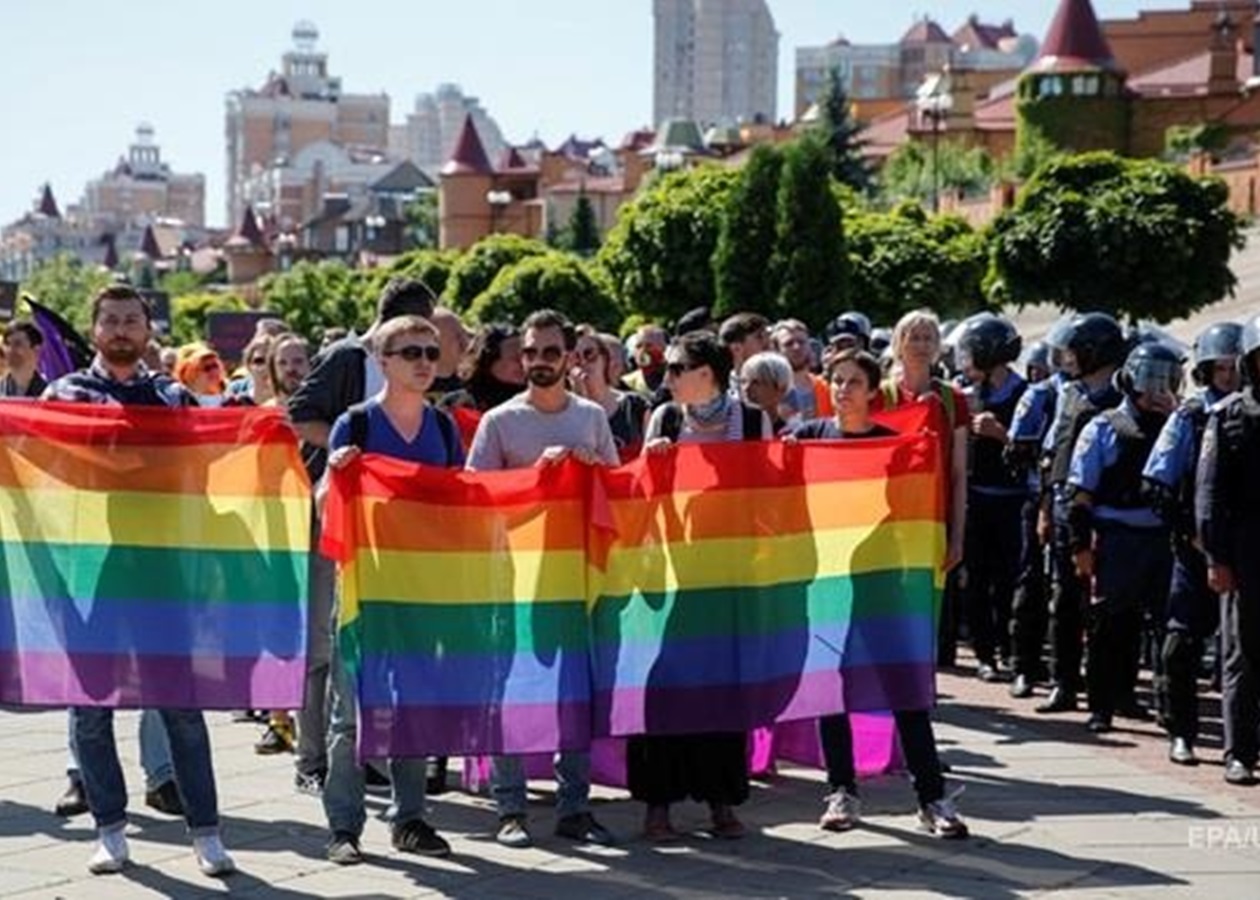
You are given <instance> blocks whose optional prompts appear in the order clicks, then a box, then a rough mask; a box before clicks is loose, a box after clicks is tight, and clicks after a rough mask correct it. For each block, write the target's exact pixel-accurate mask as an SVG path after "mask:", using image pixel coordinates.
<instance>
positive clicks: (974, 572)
mask: <svg viewBox="0 0 1260 900" xmlns="http://www.w3.org/2000/svg"><path fill="white" fill-rule="evenodd" d="M1021 346H1022V341H1021V339H1020V336H1019V332H1018V331H1016V330H1015V326H1014V325H1012V324H1011V322H1010V320H1008V319H1005V318H1003V317H1001V316H995V315H993V314H992V313H979V314H978V315H974V316H971V317H970V318H968V319H967V320H965V321H964V322H962V323H961V324H960V325H959V326H958V329H957V331H955V335H954V351H955V355H956V356H955V358H956V361H957V363H958V368H959V371H960V372H961V373H962V375H963V377H964V378H965V379H966V381H967V382H968V384H969V386H968V388H967V393H968V398H969V403H970V405H971V411H972V417H971V436H970V439H969V446H968V450H969V453H968V469H969V471H968V474H967V530H966V533H967V535H968V538H967V546H966V548H965V550H964V553H963V564H964V566H965V567H966V576H965V581H964V587H963V591H962V595H963V609H964V610H965V611H966V615H967V626H968V631H969V633H970V636H971V646H972V650H973V652H974V653H975V656H976V663H977V669H976V674H977V675H978V676H979V677H980V679H981V680H983V681H997V680H999V679H1000V678H1002V677H1003V674H1002V673H1001V672H1000V671H999V669H998V665H999V657H1002V658H1003V660H1005V659H1008V658H1009V656H1010V643H1009V637H1008V636H1009V634H1010V619H1011V600H1012V595H1013V594H1014V592H1015V581H1016V578H1017V577H1018V575H1019V558H1020V550H1021V547H1020V527H1019V522H1020V512H1021V510H1022V508H1023V505H1024V501H1025V499H1026V498H1027V496H1028V482H1027V479H1025V478H1024V477H1023V475H1022V474H1021V473H1020V472H1018V471H1013V470H1012V469H1011V468H1010V467H1009V466H1007V465H1006V462H1005V460H1004V458H1003V453H1004V450H1005V448H1006V445H1007V443H1008V442H1009V441H1010V433H1009V429H1010V427H1011V421H1012V419H1013V418H1014V416H1015V407H1016V406H1017V405H1018V404H1019V401H1020V398H1021V397H1022V396H1023V394H1024V390H1025V389H1026V388H1027V386H1028V383H1027V382H1026V381H1024V379H1023V377H1022V376H1021V375H1020V374H1019V373H1018V372H1015V371H1014V370H1013V369H1012V368H1011V364H1012V363H1013V362H1015V360H1017V359H1018V358H1019V352H1020V348H1021Z"/></svg>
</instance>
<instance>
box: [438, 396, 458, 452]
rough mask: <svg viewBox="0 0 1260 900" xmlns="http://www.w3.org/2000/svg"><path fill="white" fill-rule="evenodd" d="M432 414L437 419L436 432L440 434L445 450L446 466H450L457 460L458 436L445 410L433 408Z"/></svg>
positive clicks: (453, 423)
mask: <svg viewBox="0 0 1260 900" xmlns="http://www.w3.org/2000/svg"><path fill="white" fill-rule="evenodd" d="M433 414H434V415H435V416H436V417H437V423H438V431H440V432H442V446H443V447H445V448H446V464H447V465H448V466H452V465H454V464H455V460H457V459H459V450H460V444H459V434H458V431H457V429H456V428H455V422H454V421H453V420H452V419H451V417H450V415H449V414H447V412H446V411H445V410H441V409H438V408H437V407H436V406H435V407H433Z"/></svg>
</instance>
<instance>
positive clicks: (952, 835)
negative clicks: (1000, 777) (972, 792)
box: [919, 785, 970, 840]
mask: <svg viewBox="0 0 1260 900" xmlns="http://www.w3.org/2000/svg"><path fill="white" fill-rule="evenodd" d="M964 788H965V785H964V786H960V787H959V788H958V789H957V790H955V791H954V792H953V793H952V794H950V795H949V796H948V797H942V798H941V799H940V800H935V801H933V802H932V803H929V804H927V805H926V806H921V807H919V827H921V828H922V829H923V830H924V831H926V832H928V833H929V834H932V835H934V836H936V837H938V838H945V839H946V840H949V839H959V838H965V837H967V836H968V834H969V833H970V832H969V830H968V828H967V823H966V822H964V821H963V818H962V816H960V815H959V814H958V807H957V806H956V805H955V803H954V801H955V800H957V799H958V795H959V794H961V793H962V792H963V790H964Z"/></svg>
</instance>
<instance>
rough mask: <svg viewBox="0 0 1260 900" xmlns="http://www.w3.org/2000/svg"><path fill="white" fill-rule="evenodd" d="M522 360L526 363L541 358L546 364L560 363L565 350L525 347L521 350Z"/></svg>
mask: <svg viewBox="0 0 1260 900" xmlns="http://www.w3.org/2000/svg"><path fill="white" fill-rule="evenodd" d="M521 358H522V359H524V360H525V361H526V362H533V361H534V360H536V359H539V358H541V359H542V361H543V362H545V363H558V362H560V360H561V359H563V358H564V350H562V349H561V348H559V347H541V348H539V347H525V348H523V349H522V350H521Z"/></svg>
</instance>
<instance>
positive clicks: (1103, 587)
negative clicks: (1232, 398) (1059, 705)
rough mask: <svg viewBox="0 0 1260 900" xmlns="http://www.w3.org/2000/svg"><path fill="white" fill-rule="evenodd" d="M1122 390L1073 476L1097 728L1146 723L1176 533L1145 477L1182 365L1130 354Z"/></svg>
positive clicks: (1098, 419)
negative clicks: (1141, 666) (1155, 628)
mask: <svg viewBox="0 0 1260 900" xmlns="http://www.w3.org/2000/svg"><path fill="white" fill-rule="evenodd" d="M1116 382H1117V385H1118V386H1119V388H1120V389H1121V390H1122V391H1123V392H1124V400H1123V401H1122V402H1121V404H1120V406H1119V407H1117V408H1115V409H1110V410H1107V411H1106V412H1102V413H1099V414H1098V415H1097V416H1095V417H1094V418H1093V419H1091V420H1090V422H1089V424H1087V425H1086V426H1085V429H1084V430H1083V431H1082V432H1081V435H1080V437H1079V438H1078V439H1077V441H1076V446H1075V449H1074V450H1073V452H1072V462H1071V468H1070V471H1069V474H1068V481H1067V484H1068V495H1069V507H1068V541H1069V546H1070V549H1071V551H1072V554H1073V559H1074V561H1075V564H1076V572H1077V574H1078V575H1079V576H1080V577H1082V578H1088V579H1091V580H1092V591H1091V595H1090V597H1089V604H1090V605H1089V614H1088V616H1087V621H1088V629H1089V662H1088V664H1087V666H1086V672H1085V680H1086V686H1087V688H1088V692H1089V711H1090V717H1089V726H1088V727H1089V730H1090V731H1092V732H1094V733H1102V732H1106V731H1110V730H1111V725H1112V717H1113V716H1114V715H1115V714H1117V713H1119V714H1121V715H1126V716H1130V717H1138V718H1142V717H1144V712H1145V711H1144V710H1142V709H1141V707H1140V706H1139V705H1138V703H1137V700H1136V698H1135V697H1134V689H1135V687H1136V685H1137V675H1138V660H1139V656H1140V648H1141V642H1142V631H1143V624H1144V621H1145V619H1146V615H1147V613H1148V609H1147V606H1148V604H1149V602H1150V598H1152V597H1158V596H1162V595H1163V594H1164V592H1165V591H1166V590H1167V588H1168V577H1169V572H1170V570H1171V567H1172V553H1171V548H1170V546H1169V541H1168V529H1167V528H1166V527H1165V525H1164V523H1163V521H1162V520H1161V519H1160V517H1159V515H1158V514H1157V513H1156V512H1155V510H1154V509H1153V508H1152V507H1151V505H1150V502H1149V500H1148V499H1147V496H1146V494H1145V493H1144V492H1143V490H1142V470H1143V468H1144V467H1145V465H1146V460H1147V459H1148V458H1149V457H1150V455H1151V450H1152V449H1154V446H1155V441H1156V440H1157V439H1158V438H1159V434H1160V431H1161V429H1162V428H1163V425H1164V422H1165V420H1166V419H1167V418H1168V416H1169V414H1170V413H1171V412H1172V411H1173V409H1174V408H1175V407H1176V403H1177V395H1178V391H1179V390H1180V388H1181V360H1180V358H1179V356H1178V354H1177V352H1176V351H1175V350H1173V349H1171V348H1169V347H1167V346H1165V345H1163V344H1158V343H1146V344H1141V345H1139V346H1138V347H1137V348H1135V349H1134V350H1133V351H1132V352H1131V353H1129V355H1128V358H1127V359H1126V360H1125V363H1124V367H1123V368H1122V369H1121V370H1120V372H1119V373H1117V376H1116Z"/></svg>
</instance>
